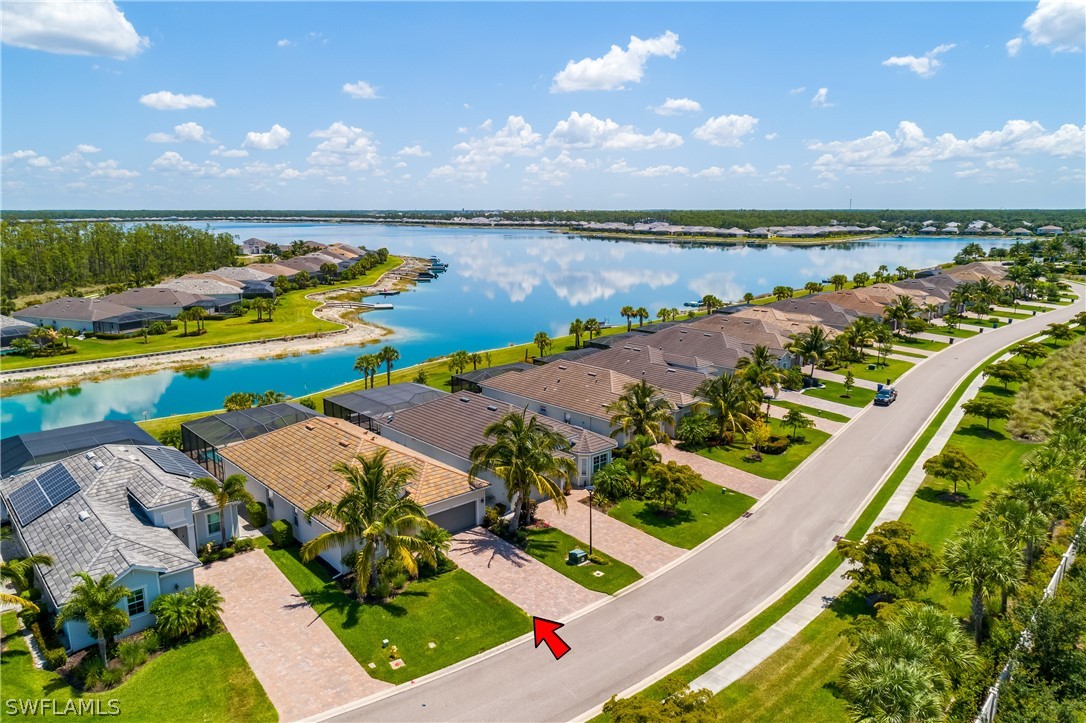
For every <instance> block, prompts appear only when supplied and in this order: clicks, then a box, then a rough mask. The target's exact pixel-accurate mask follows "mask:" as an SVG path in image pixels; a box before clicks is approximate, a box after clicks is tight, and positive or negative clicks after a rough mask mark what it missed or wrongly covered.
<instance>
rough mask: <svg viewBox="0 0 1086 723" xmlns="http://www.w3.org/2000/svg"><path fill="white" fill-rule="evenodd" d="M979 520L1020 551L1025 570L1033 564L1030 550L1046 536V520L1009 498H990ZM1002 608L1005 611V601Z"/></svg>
mask: <svg viewBox="0 0 1086 723" xmlns="http://www.w3.org/2000/svg"><path fill="white" fill-rule="evenodd" d="M980 519H981V520H983V521H984V522H987V523H990V524H992V525H995V527H997V528H998V529H999V530H1000V531H1001V532H1002V533H1003V536H1004V537H1006V538H1007V541H1008V542H1010V543H1011V544H1012V545H1015V546H1016V547H1018V548H1019V549H1021V550H1022V551H1023V554H1024V555H1025V563H1026V568H1027V569H1028V568H1029V567H1030V565H1031V564H1032V563H1033V550H1034V549H1035V548H1036V547H1037V545H1038V543H1040V541H1041V540H1043V539H1044V537H1045V535H1046V534H1047V533H1048V523H1049V520H1048V518H1047V517H1045V515H1044V514H1043V513H1041V511H1040V510H1038V509H1036V508H1034V507H1032V506H1031V505H1030V504H1029V503H1028V502H1026V501H1025V500H1021V499H1018V498H1017V497H1015V496H1014V495H1012V494H1006V493H1003V494H1000V493H996V494H994V495H990V496H989V497H988V498H987V500H985V505H984V509H982V510H981V513H980ZM1004 589H1006V588H1004ZM1003 607H1004V608H1005V607H1006V601H1004V603H1003Z"/></svg>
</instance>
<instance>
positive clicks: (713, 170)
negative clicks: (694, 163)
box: [694, 166, 725, 178]
mask: <svg viewBox="0 0 1086 723" xmlns="http://www.w3.org/2000/svg"><path fill="white" fill-rule="evenodd" d="M724 173H725V171H724V169H723V168H721V167H720V166H709V167H708V168H703V169H702V170H700V171H698V172H697V173H695V174H694V178H720V177H721V176H723V175H724Z"/></svg>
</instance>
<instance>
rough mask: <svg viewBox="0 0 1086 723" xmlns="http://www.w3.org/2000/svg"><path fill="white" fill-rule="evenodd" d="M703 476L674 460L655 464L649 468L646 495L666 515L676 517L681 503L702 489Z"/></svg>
mask: <svg viewBox="0 0 1086 723" xmlns="http://www.w3.org/2000/svg"><path fill="white" fill-rule="evenodd" d="M701 487H702V485H701V477H700V476H699V475H698V473H697V472H695V471H694V470H693V469H691V468H690V467H688V466H687V465H685V464H679V463H677V462H675V461H674V460H672V461H669V462H668V463H667V464H654V465H653V466H652V467H651V468H650V469H649V480H648V483H647V484H646V485H645V496H646V497H647V498H648V499H649V500H651V501H652V502H653V503H654V505H655V506H656V508H657V510H658V511H659V512H660V513H661V514H663V515H664V516H666V517H674V516H675V512H676V509H677V508H678V506H679V505H681V504H685V503H686V500H687V498H688V497H689V496H690V495H692V494H693V493H695V492H697V491H699V490H700V489H701Z"/></svg>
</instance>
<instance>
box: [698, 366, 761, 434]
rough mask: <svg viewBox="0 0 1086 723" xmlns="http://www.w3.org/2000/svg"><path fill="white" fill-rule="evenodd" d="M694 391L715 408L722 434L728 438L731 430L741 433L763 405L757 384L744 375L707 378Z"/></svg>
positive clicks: (704, 402)
mask: <svg viewBox="0 0 1086 723" xmlns="http://www.w3.org/2000/svg"><path fill="white" fill-rule="evenodd" d="M694 394H695V395H696V396H698V397H700V398H701V399H702V400H703V401H702V403H703V404H706V405H708V406H709V407H710V408H711V409H712V410H713V411H714V412H716V416H717V424H718V425H719V427H720V436H721V438H725V436H726V435H727V434H728V432H729V431H730V432H731V434H732V435H733V436H735V435H738V434H742V432H743V430H744V429H746V428H747V427H748V426H750V425H751V424H752V423H753V422H754V417H755V416H756V415H757V414H758V409H759V407H760V405H761V393H760V392H759V390H758V388H757V387H755V386H754V385H753V384H751V383H750V382H749V381H747V380H746V379H744V378H743V377H740V376H735V375H732V374H723V375H721V376H719V377H715V378H710V379H706V380H705V381H703V382H702V383H701V384H699V385H698V387H697V389H695V390H694Z"/></svg>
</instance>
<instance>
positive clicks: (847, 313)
mask: <svg viewBox="0 0 1086 723" xmlns="http://www.w3.org/2000/svg"><path fill="white" fill-rule="evenodd" d="M828 296H829V294H810V295H807V296H801V297H799V298H798V299H782V300H780V301H772V302H770V303H768V304H766V306H767V307H769V308H771V309H778V310H780V311H783V312H785V313H788V314H805V315H809V316H813V317H815V318H817V319H818V320H819V321H820V322H821V323H822V324H824V325H826V326H828V327H830V328H831V329H837V330H839V331H840V330H843V329H844V328H846V327H847V326H848V325H849V324H851V323H852V322H853V321H855V320H856V319H857V318H858V317H859V316H860V315H859V314H857V313H856V311H854V310H853V309H851V308H845V307H843V306H841V305H839V304H836V303H833V302H832V301H830V300H829V299H828V298H827V297H828Z"/></svg>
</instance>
